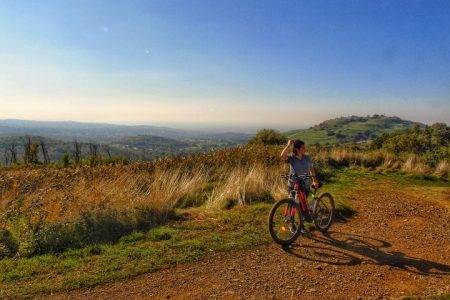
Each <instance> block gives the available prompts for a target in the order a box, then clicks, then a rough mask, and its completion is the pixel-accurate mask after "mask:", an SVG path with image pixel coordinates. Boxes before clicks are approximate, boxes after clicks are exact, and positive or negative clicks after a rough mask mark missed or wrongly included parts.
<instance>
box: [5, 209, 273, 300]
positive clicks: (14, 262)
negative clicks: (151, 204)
mask: <svg viewBox="0 0 450 300" xmlns="http://www.w3.org/2000/svg"><path fill="white" fill-rule="evenodd" d="M270 207H271V204H268V203H260V204H254V205H250V206H243V207H238V208H234V209H232V210H228V211H206V210H205V209H204V208H197V209H190V210H183V211H182V213H183V214H184V215H189V217H190V218H192V219H190V220H185V221H175V222H173V223H172V224H169V225H166V226H161V227H156V228H153V229H151V230H149V231H148V232H133V233H131V234H130V235H127V236H124V237H122V238H121V239H120V241H119V242H118V243H115V244H97V245H93V246H89V247H85V248H82V249H76V250H68V251H65V252H63V253H61V254H47V255H40V256H35V257H31V258H17V259H4V260H1V261H0V282H1V285H2V288H1V291H0V298H5V297H6V298H8V297H17V296H19V297H32V296H34V295H36V294H39V293H48V292H50V291H58V290H65V289H76V288H81V287H89V286H93V285H96V284H99V283H104V282H108V281H112V280H115V279H119V278H125V277H129V276H133V275H138V274H142V273H146V272H152V271H156V270H159V269H161V268H165V267H168V266H170V265H172V264H177V263H184V262H192V261H197V260H199V259H201V258H203V257H204V256H205V255H208V254H209V253H212V252H220V251H229V250H239V249H244V248H248V247H253V246H257V245H261V244H263V243H267V242H269V241H270V237H269V235H268V234H267V230H266V217H267V214H268V211H269V209H270ZM180 213H181V212H180Z"/></svg>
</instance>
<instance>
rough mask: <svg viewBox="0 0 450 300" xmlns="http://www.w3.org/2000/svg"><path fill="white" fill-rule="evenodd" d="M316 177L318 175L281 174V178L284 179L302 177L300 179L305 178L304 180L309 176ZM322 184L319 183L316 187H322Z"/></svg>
mask: <svg viewBox="0 0 450 300" xmlns="http://www.w3.org/2000/svg"><path fill="white" fill-rule="evenodd" d="M314 177H317V176H313V175H297V174H282V175H281V178H284V179H291V178H295V179H300V180H303V181H304V180H305V179H307V178H314ZM321 186H322V184H321V183H319V186H318V187H316V188H320V187H321Z"/></svg>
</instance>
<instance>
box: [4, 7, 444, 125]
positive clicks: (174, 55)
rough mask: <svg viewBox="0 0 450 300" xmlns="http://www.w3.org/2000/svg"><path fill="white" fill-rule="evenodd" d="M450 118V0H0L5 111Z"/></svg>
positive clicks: (245, 120)
mask: <svg viewBox="0 0 450 300" xmlns="http://www.w3.org/2000/svg"><path fill="white" fill-rule="evenodd" d="M368 114H370V115H371V114H386V115H396V116H399V117H401V118H405V119H409V120H414V121H420V122H424V123H427V124H431V123H434V122H446V123H447V124H448V123H450V1H446V0H443V1H434V0H424V1H414V0H410V1H402V0H395V1H388V0H382V1H381V0H380V1H377V0H366V1H364V0H352V1H350V0H348V1H345V0H343V1H334V0H330V1H322V0H309V1H301V0H298V1H293V0H292V1H284V0H277V1H275V0H274V1H263V0H258V1H250V0H223V1H221V0H215V1H196V0H180V1H175V0H161V1H159V0H152V1H151V0H148V1H133V0H131V1H114V0H108V1H99V0H89V1H85V0H77V1H75V0H73V1H68V0H61V1H54V0H40V1H22V0H20V1H19V0H0V119H9V118H14V119H30V120H74V121H88V122H108V123H119V124H152V125H166V126H167V125H169V126H173V127H178V128H203V127H211V128H213V127H217V128H218V127H220V128H224V129H225V128H233V129H239V128H242V129H244V128H247V129H248V128H259V127H273V128H277V129H282V130H284V129H294V128H305V127H307V126H311V125H314V124H317V123H320V122H322V121H324V120H326V119H329V118H334V117H339V116H348V115H368Z"/></svg>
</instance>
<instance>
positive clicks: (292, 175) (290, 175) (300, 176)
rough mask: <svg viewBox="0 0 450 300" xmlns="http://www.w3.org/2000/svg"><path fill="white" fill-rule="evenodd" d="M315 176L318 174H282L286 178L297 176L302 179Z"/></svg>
mask: <svg viewBox="0 0 450 300" xmlns="http://www.w3.org/2000/svg"><path fill="white" fill-rule="evenodd" d="M313 177H317V176H312V175H297V174H282V175H281V178H284V179H290V178H296V179H302V180H305V179H306V178H313Z"/></svg>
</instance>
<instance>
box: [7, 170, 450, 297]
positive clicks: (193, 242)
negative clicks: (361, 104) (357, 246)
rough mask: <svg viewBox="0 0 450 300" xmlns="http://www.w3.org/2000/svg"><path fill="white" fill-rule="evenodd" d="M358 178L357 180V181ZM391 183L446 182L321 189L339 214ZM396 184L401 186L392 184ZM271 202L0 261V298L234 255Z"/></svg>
mask: <svg viewBox="0 0 450 300" xmlns="http://www.w3.org/2000/svg"><path fill="white" fill-rule="evenodd" d="M357 178H359V179H357ZM375 179H383V180H388V181H391V182H393V184H392V189H395V190H398V189H399V188H401V189H402V190H405V191H409V190H416V191H417V190H421V191H422V190H423V191H424V193H427V194H428V193H430V192H431V191H435V192H439V191H440V190H442V189H443V188H445V189H447V190H448V183H441V182H427V181H420V180H416V179H408V178H404V177H398V175H397V176H395V175H379V174H375V173H363V172H359V171H354V170H353V171H351V170H350V171H345V172H340V173H339V174H338V175H337V176H335V177H334V178H333V181H332V182H331V183H329V184H327V185H326V186H325V187H324V188H323V190H327V191H329V192H331V193H332V194H333V195H334V197H335V199H336V200H337V202H338V208H339V209H340V210H341V211H343V210H345V209H346V207H348V206H349V205H351V201H352V200H354V199H357V194H355V193H354V192H352V189H353V187H354V186H355V184H358V183H357V182H359V181H360V180H362V181H363V182H364V184H370V183H371V182H372V181H373V180H375ZM395 182H399V183H400V182H401V183H402V184H401V185H398V184H395ZM271 205H272V204H271V203H256V204H252V205H248V206H239V207H235V208H233V209H230V210H225V211H219V210H207V209H205V208H203V207H200V208H195V209H194V208H191V209H183V210H179V211H178V216H179V217H180V219H179V220H174V221H173V222H171V223H170V224H168V225H166V226H161V227H157V228H154V229H151V230H150V231H148V232H134V233H132V234H130V235H128V236H124V237H123V238H122V239H121V240H120V242H119V243H116V244H99V245H93V246H89V247H86V248H83V249H77V250H69V251H66V252H64V253H61V254H47V255H41V256H35V257H31V258H16V259H4V260H1V261H0V286H1V289H0V298H3V297H7V298H9V297H14V296H20V297H32V296H33V295H36V294H39V293H48V292H51V291H57V290H66V289H75V288H80V287H87V286H93V285H96V284H100V283H105V282H108V281H112V280H116V279H120V278H126V277H130V276H135V275H138V274H142V273H146V272H152V271H156V270H159V269H161V268H165V267H169V266H170V265H173V264H177V263H183V262H192V261H197V260H199V259H202V258H203V257H205V256H206V255H208V254H210V253H214V252H219V251H231V250H239V249H244V248H249V247H254V246H257V245H261V244H264V243H269V242H271V240H270V237H269V235H268V233H267V228H266V218H267V215H268V211H269V209H270V207H271Z"/></svg>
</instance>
